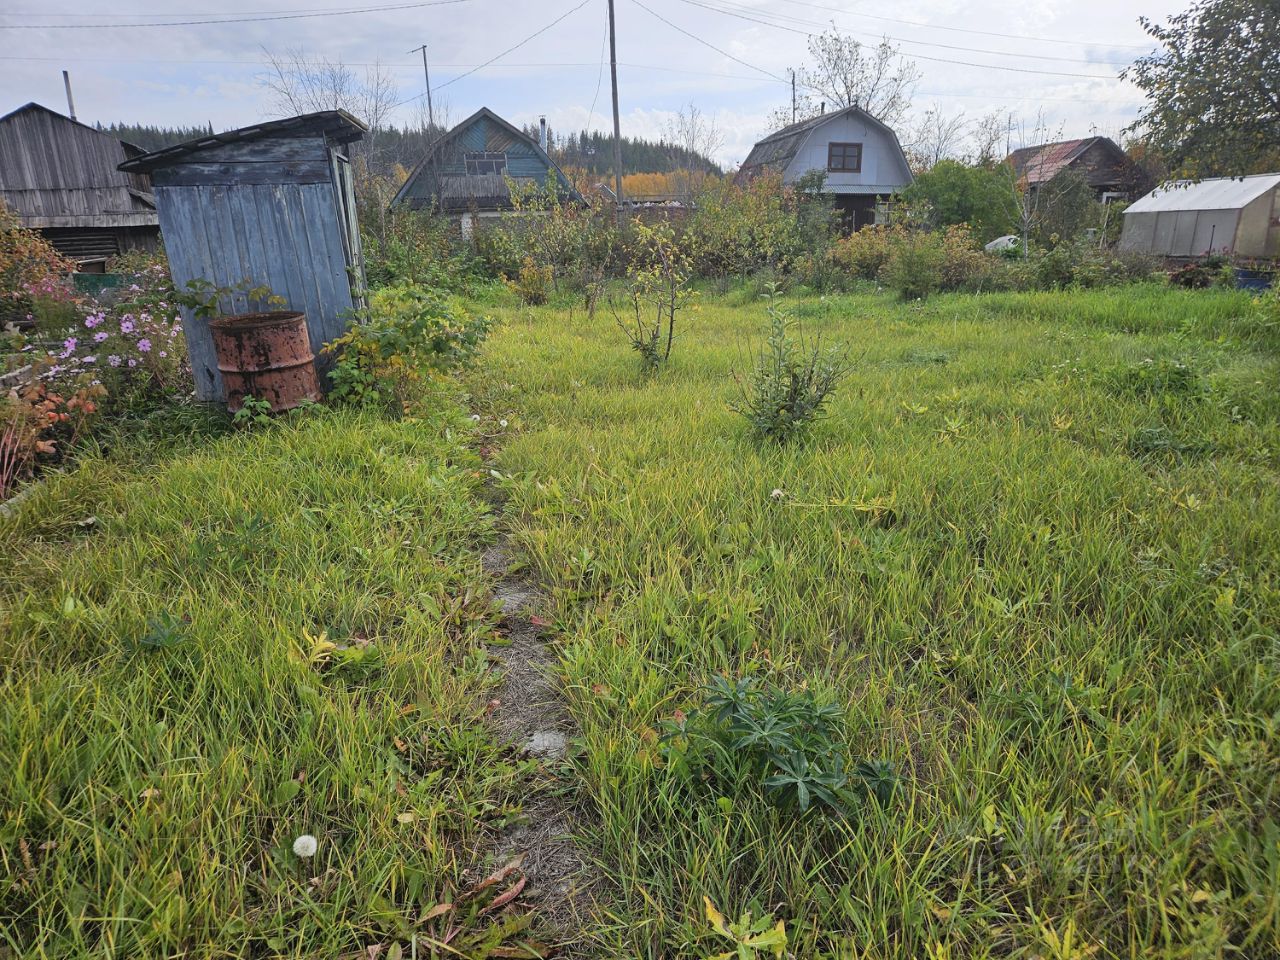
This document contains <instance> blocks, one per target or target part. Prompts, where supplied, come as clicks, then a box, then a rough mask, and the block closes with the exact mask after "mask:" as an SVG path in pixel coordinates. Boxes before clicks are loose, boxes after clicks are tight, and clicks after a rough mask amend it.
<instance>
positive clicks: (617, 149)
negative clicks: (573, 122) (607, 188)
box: [609, 0, 624, 228]
mask: <svg viewBox="0 0 1280 960" xmlns="http://www.w3.org/2000/svg"><path fill="white" fill-rule="evenodd" d="M609 77H610V79H611V80H612V81H613V192H614V198H615V199H616V200H617V203H618V226H619V228H621V227H622V225H623V219H624V218H623V214H622V124H621V122H620V121H619V120H618V40H617V34H616V33H615V31H614V17H613V0H609Z"/></svg>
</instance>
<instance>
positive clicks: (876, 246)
mask: <svg viewBox="0 0 1280 960" xmlns="http://www.w3.org/2000/svg"><path fill="white" fill-rule="evenodd" d="M906 232H907V231H906V228H905V227H903V226H894V227H886V226H874V227H864V228H863V229H861V230H857V231H855V232H853V233H851V234H849V236H847V237H844V238H843V239H841V240H837V241H836V242H835V243H834V244H833V245H832V251H831V256H832V259H833V260H834V261H835V262H836V264H837V265H839V266H840V267H842V268H843V269H844V270H846V271H848V272H849V273H850V274H852V275H853V276H855V277H858V278H860V279H862V280H878V279H880V273H881V271H882V270H883V269H884V267H885V264H887V263H888V262H889V256H890V254H891V253H892V252H893V246H894V244H895V243H896V242H897V241H899V240H901V239H902V238H903V237H905V236H906Z"/></svg>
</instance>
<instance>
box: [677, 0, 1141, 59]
mask: <svg viewBox="0 0 1280 960" xmlns="http://www.w3.org/2000/svg"><path fill="white" fill-rule="evenodd" d="M682 2H684V3H688V4H691V5H693V6H695V7H702V8H703V9H704V10H711V11H713V12H715V13H721V14H724V15H725V16H728V17H737V18H738V19H740V20H750V21H752V22H753V23H760V24H763V25H764V26H766V27H776V28H777V29H779V30H787V31H789V32H791V33H799V34H803V35H804V36H808V37H812V36H817V34H815V33H813V32H812V31H809V30H801V29H798V28H796V27H788V26H784V25H783V24H780V23H773V22H771V21H770V20H762V19H760V17H761V16H764V17H771V18H775V19H786V20H790V21H791V22H792V23H803V24H808V25H810V26H818V27H820V26H823V24H820V23H816V22H814V21H812V20H803V19H801V18H799V17H787V16H785V15H784V14H775V13H766V12H764V11H754V10H753V11H752V12H753V13H759V16H753V15H752V14H748V13H740V12H737V10H734V9H730V8H731V7H734V6H738V5H736V4H728V3H724V5H723V6H713V5H712V4H711V3H708V2H706V0H682ZM722 2H723V0H722ZM738 9H739V10H741V9H750V8H742V7H740V6H739V7H738ZM884 39H886V40H892V41H893V42H895V43H906V44H910V45H912V46H921V47H940V48H942V49H944V50H962V51H964V52H966V53H984V54H989V55H991V56H996V57H1019V58H1021V59H1024V60H1058V61H1061V62H1063V63H1083V64H1086V65H1088V66H1097V67H1121V68H1123V67H1127V66H1129V64H1128V63H1127V62H1126V63H1114V62H1112V61H1108V60H1085V59H1081V58H1079V57H1055V56H1050V55H1047V54H1039V53H1013V52H1012V51H1008V50H988V49H985V48H983V47H964V46H960V45H958V44H953V43H937V42H934V41H930V40H911V39H908V38H907V37H894V36H889V35H887V34H886V35H885V37H884ZM913 56H914V54H913Z"/></svg>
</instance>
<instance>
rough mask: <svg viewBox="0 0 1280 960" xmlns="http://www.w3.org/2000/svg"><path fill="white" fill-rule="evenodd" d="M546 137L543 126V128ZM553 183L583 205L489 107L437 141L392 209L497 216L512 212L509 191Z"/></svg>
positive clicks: (548, 162) (541, 153) (543, 152)
mask: <svg viewBox="0 0 1280 960" xmlns="http://www.w3.org/2000/svg"><path fill="white" fill-rule="evenodd" d="M542 129H543V137H544V139H545V136H546V124H545V123H544V124H543V126H542ZM549 179H550V180H551V181H553V182H554V183H556V184H557V188H558V189H559V190H560V191H561V195H562V196H566V197H570V198H572V199H574V200H578V201H581V200H582V197H581V196H579V194H578V193H577V191H575V190H574V189H573V187H572V186H571V185H570V183H569V181H568V179H567V178H566V177H565V175H564V173H563V171H561V169H560V168H559V167H558V166H556V163H555V161H554V160H552V159H551V157H549V156H548V155H547V149H546V144H545V143H541V144H540V143H538V141H536V140H534V139H533V138H532V137H530V136H529V135H528V134H526V133H524V132H523V131H522V130H519V129H517V128H516V127H514V126H512V125H511V124H509V123H507V121H505V120H503V119H502V118H501V117H500V116H498V115H497V114H496V113H494V112H493V111H492V110H490V109H489V108H488V107H481V108H480V109H479V110H477V111H476V112H475V113H473V114H472V115H471V116H469V117H467V119H465V120H463V121H462V122H461V123H460V124H458V125H457V126H456V127H454V128H453V129H452V130H450V131H449V132H448V133H446V134H445V135H444V136H442V137H440V138H438V139H437V140H436V141H435V142H434V143H432V144H431V147H430V148H429V149H428V150H427V154H426V156H425V157H423V158H422V162H421V163H419V164H418V165H417V167H415V168H414V171H413V173H411V174H410V175H409V179H408V180H406V181H405V182H404V186H402V187H401V188H400V191H399V192H398V193H397V194H396V196H395V199H394V200H393V201H392V203H393V204H400V203H403V204H407V205H408V206H409V207H410V208H411V209H414V210H418V209H435V210H438V211H440V212H441V213H445V214H449V215H452V216H460V217H462V218H463V220H464V228H465V227H467V226H469V225H470V220H471V217H472V216H499V215H501V214H503V213H505V212H507V211H510V210H511V209H512V203H511V188H512V186H515V187H516V189H517V190H519V189H520V188H522V187H533V186H536V187H542V186H544V185H546V184H547V183H548V181H549Z"/></svg>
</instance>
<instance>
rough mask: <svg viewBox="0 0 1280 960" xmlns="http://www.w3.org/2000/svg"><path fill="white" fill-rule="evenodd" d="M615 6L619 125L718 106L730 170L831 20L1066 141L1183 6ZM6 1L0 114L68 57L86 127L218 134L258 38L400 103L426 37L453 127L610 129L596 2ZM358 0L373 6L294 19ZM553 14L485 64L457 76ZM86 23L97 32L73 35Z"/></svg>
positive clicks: (1111, 96)
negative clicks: (373, 76)
mask: <svg viewBox="0 0 1280 960" xmlns="http://www.w3.org/2000/svg"><path fill="white" fill-rule="evenodd" d="M616 2H617V17H618V60H619V70H618V73H619V76H618V82H619V90H620V94H619V95H620V99H621V109H622V128H623V132H624V133H625V134H631V135H637V136H649V137H657V136H658V135H659V134H660V133H661V132H662V131H663V129H664V128H665V125H666V123H667V122H668V120H669V119H670V118H671V116H672V115H673V114H674V112H675V111H676V110H678V109H679V108H680V107H681V106H682V105H685V104H690V103H692V104H695V105H696V106H697V107H698V108H699V109H700V110H701V111H703V112H704V113H706V114H708V115H710V116H713V117H714V118H715V120H716V123H717V125H718V127H719V128H720V130H721V131H722V133H723V134H724V146H723V148H722V149H721V151H720V156H719V157H718V159H719V160H721V161H722V162H724V163H727V164H735V163H737V162H740V161H741V160H742V158H743V157H744V156H745V155H746V153H747V151H748V150H749V149H750V147H751V144H752V143H753V142H754V141H755V140H756V139H757V138H758V137H759V136H760V135H761V134H762V133H764V132H765V128H766V125H767V117H768V115H769V113H770V112H771V111H772V110H774V109H775V108H777V107H780V106H783V105H784V104H786V103H788V102H789V98H790V93H789V88H788V86H787V84H786V83H785V81H781V82H780V80H779V79H774V78H782V77H785V75H786V71H787V69H788V68H789V67H792V66H798V65H802V64H803V63H804V62H805V60H806V42H807V40H808V36H807V34H811V33H815V32H818V31H821V30H822V29H824V28H827V27H829V26H830V25H831V23H832V22H834V23H835V24H836V26H837V27H838V28H839V29H840V30H841V31H843V32H845V33H849V34H852V35H853V36H855V37H857V38H858V39H859V40H864V41H867V42H875V41H876V40H878V39H879V38H880V37H881V36H883V35H886V34H887V35H888V36H890V37H891V38H893V39H895V40H897V41H901V47H902V52H903V53H904V54H905V55H906V56H908V57H909V58H911V59H913V60H915V62H916V63H917V65H918V66H919V68H920V70H921V72H922V75H923V76H922V79H921V80H920V82H919V84H918V85H917V89H916V93H915V97H914V104H915V109H916V111H917V112H919V111H922V110H924V109H926V108H928V107H929V106H932V105H934V104H937V105H939V106H940V107H941V109H942V110H944V111H945V112H947V113H949V114H952V113H954V114H959V113H963V114H964V115H965V116H967V117H969V118H974V117H977V116H978V115H981V114H983V113H988V112H990V111H992V110H1001V111H1009V110H1011V111H1013V112H1014V113H1016V114H1017V115H1019V116H1020V117H1022V118H1024V120H1025V123H1026V125H1027V126H1030V125H1031V124H1032V122H1033V121H1034V118H1035V116H1036V115H1037V113H1038V112H1039V111H1041V110H1043V112H1044V115H1045V117H1046V118H1047V119H1048V120H1049V122H1050V126H1051V128H1052V130H1053V132H1055V133H1056V132H1057V131H1058V130H1059V129H1061V130H1062V132H1063V135H1064V136H1066V137H1077V136H1088V135H1090V134H1091V133H1104V134H1111V135H1115V134H1117V133H1118V132H1119V130H1120V129H1121V128H1122V127H1124V126H1125V125H1126V124H1128V123H1129V122H1130V121H1132V120H1133V118H1134V116H1135V115H1136V112H1137V109H1138V107H1139V105H1140V104H1141V102H1142V97H1141V95H1140V94H1139V92H1138V91H1137V90H1135V89H1134V87H1133V86H1132V85H1130V84H1128V83H1126V82H1124V81H1122V80H1119V79H1118V78H1117V76H1116V75H1117V73H1118V72H1119V70H1120V69H1121V68H1122V67H1123V65H1125V64H1127V63H1128V62H1130V61H1131V60H1132V59H1133V58H1134V57H1135V56H1138V55H1140V54H1141V53H1143V52H1147V51H1149V50H1150V49H1151V45H1150V42H1149V40H1148V38H1147V37H1146V35H1145V34H1144V33H1143V31H1142V29H1141V27H1140V25H1139V24H1138V18H1139V16H1142V15H1146V16H1148V17H1151V18H1155V19H1157V20H1161V21H1163V20H1167V18H1168V17H1169V15H1170V14H1172V13H1175V12H1177V11H1178V10H1180V9H1181V8H1183V7H1184V6H1185V0H1022V2H1020V3H1008V2H1005V0H898V2H896V3H879V4H877V3H873V2H870V0H805V2H801V0H616ZM641 3H643V6H641ZM308 4H310V5H309V6H308ZM316 4H321V5H320V6H317V5H316ZM2 6H3V9H4V12H3V13H0V91H2V92H3V99H2V100H0V113H5V112H8V111H9V110H11V109H13V108H15V107H18V106H21V105H22V104H24V103H26V102H28V101H30V100H35V101H38V102H40V103H43V104H45V105H47V106H49V107H52V108H54V109H57V110H65V107H66V100H65V97H64V94H63V89H62V77H61V70H62V69H63V68H66V69H69V70H70V71H71V78H72V84H73V88H74V92H75V100H76V110H77V113H78V116H79V119H81V120H83V121H85V122H88V123H96V122H102V123H110V122H112V121H124V122H135V123H154V124H165V125H193V124H208V123H212V124H213V126H214V127H215V128H216V129H219V130H222V129H228V128H232V127H238V126H243V125H246V124H250V123H253V122H256V121H259V120H262V119H266V118H270V117H274V116H280V112H279V111H278V110H277V109H275V107H274V104H273V102H272V96H271V94H270V92H269V91H268V90H266V89H265V88H264V87H263V85H262V82H261V76H262V73H263V70H264V65H263V50H264V49H267V50H272V51H280V52H284V51H286V50H293V49H302V50H305V51H306V53H307V54H308V55H309V56H311V57H317V58H318V57H327V58H329V59H332V60H341V61H344V62H346V63H349V64H355V65H360V66H361V68H362V69H363V66H364V65H365V64H372V63H375V62H381V63H382V64H384V65H385V66H386V67H387V69H388V70H389V72H390V74H391V76H392V77H393V78H394V81H395V83H396V85H397V88H398V90H399V94H400V97H402V98H411V97H417V96H418V95H420V94H421V93H422V90H423V78H422V63H421V60H420V59H418V58H417V55H415V54H410V53H408V52H407V51H408V50H409V49H410V48H411V47H415V46H417V45H418V44H420V43H426V44H427V45H428V50H429V55H430V57H431V68H432V75H431V79H432V86H433V88H438V93H437V94H436V101H437V108H438V109H439V108H440V105H441V102H442V101H443V102H444V103H445V105H446V107H447V110H448V114H449V116H450V117H451V119H452V120H453V121H455V122H456V121H457V120H460V119H462V118H463V117H465V116H466V115H467V114H469V113H471V112H472V111H474V110H475V109H477V108H478V107H480V106H488V107H490V108H491V109H493V110H495V111H497V112H498V113H499V114H501V115H502V116H504V117H506V118H507V119H508V120H511V121H512V122H513V123H516V124H521V123H525V122H533V121H536V119H537V117H538V116H539V115H540V114H545V115H546V116H547V118H548V122H549V123H550V124H551V126H552V128H553V129H556V130H568V129H570V128H576V129H581V128H584V127H588V126H590V127H595V128H599V129H602V130H605V129H609V127H610V124H611V120H610V116H609V110H610V106H609V71H608V63H607V59H602V58H604V57H607V48H606V47H605V46H604V40H605V36H606V34H605V25H606V19H605V9H606V7H605V0H585V2H584V0H545V2H542V3H528V2H513V0H459V2H447V3H437V4H436V5H424V4H423V3H421V2H419V3H417V4H414V5H412V6H408V7H406V3H405V0H401V2H400V3H393V2H392V0H366V2H364V3H361V2H360V0H345V2H344V0H226V2H225V3H218V2H212V0H169V2H168V3H163V2H161V0H118V2H117V3H114V4H111V5H110V7H109V10H110V12H104V11H106V10H107V9H108V7H106V6H104V5H102V4H92V5H90V4H87V3H84V2H80V3H71V2H66V0H50V2H47V3H40V2H38V0H4V2H3V4H2ZM392 7H400V9H391V8H392ZM356 8H365V9H366V10H367V9H368V8H373V10H372V12H360V13H354V14H348V15H340V16H321V17H305V18H299V17H293V16H292V15H295V14H298V13H313V12H319V11H332V10H353V9H356ZM379 8H381V9H379ZM645 8H648V9H645ZM84 10H92V11H93V12H91V13H89V12H81V11H84ZM566 14H567V16H566ZM286 15H289V16H291V18H290V19H273V20H261V21H259V22H240V23H221V24H209V23H204V24H198V25H180V26H138V25H137V24H144V23H147V22H154V21H178V20H200V19H219V18H233V17H254V16H257V17H265V16H275V17H281V16H286ZM562 16H563V19H561V20H560V21H559V22H558V23H555V24H554V25H553V26H550V27H549V28H548V29H545V31H544V32H542V33H540V34H539V35H537V36H535V37H533V39H531V40H529V41H528V42H527V43H524V44H523V45H522V46H520V47H519V48H518V49H516V50H513V51H512V52H510V53H508V54H506V55H505V56H503V57H501V58H500V59H498V60H497V61H496V62H495V63H494V64H493V65H491V66H488V67H485V68H483V69H481V70H478V71H476V72H475V73H471V74H470V75H468V76H465V77H461V76H460V75H461V74H463V73H466V72H467V71H469V70H472V69H473V68H474V67H476V66H478V65H479V64H481V63H483V62H485V61H487V60H489V59H490V58H493V57H495V56H497V55H498V54H500V53H502V52H503V51H505V50H507V49H508V48H510V47H513V46H515V45H516V44H518V43H520V42H521V41H524V40H526V39H527V38H529V37H530V36H531V35H532V34H534V33H535V32H536V31H539V30H542V29H543V28H545V27H547V26H548V24H551V23H552V22H553V21H555V20H556V19H557V18H559V17H562ZM660 17H661V18H665V20H666V21H669V23H668V22H663V20H662V19H659V18H660ZM753 18H754V19H753ZM758 21H766V22H758ZM55 24H56V25H61V27H62V28H54V27H53V26H52V25H55ZM84 24H92V25H93V27H92V28H91V29H82V28H79V25H84ZM19 26H21V27H22V28H23V29H14V28H15V27H19ZM681 31H684V32H681ZM695 38H696V39H695ZM700 41H702V42H700ZM708 44H709V45H710V46H708ZM713 47H714V48H718V49H713ZM956 61H961V62H956ZM602 63H603V68H602ZM769 75H773V76H772V77H771V76H769ZM455 78H457V79H456V80H455ZM450 81H455V82H450ZM417 104H418V101H417V100H411V101H409V102H407V103H405V104H404V105H403V106H401V107H400V108H398V109H397V110H396V112H395V114H394V117H395V120H396V121H397V122H400V123H412V122H414V118H415V117H416V116H417V109H418V107H417ZM1015 139H1016V138H1015ZM1015 145H1016V143H1015Z"/></svg>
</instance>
